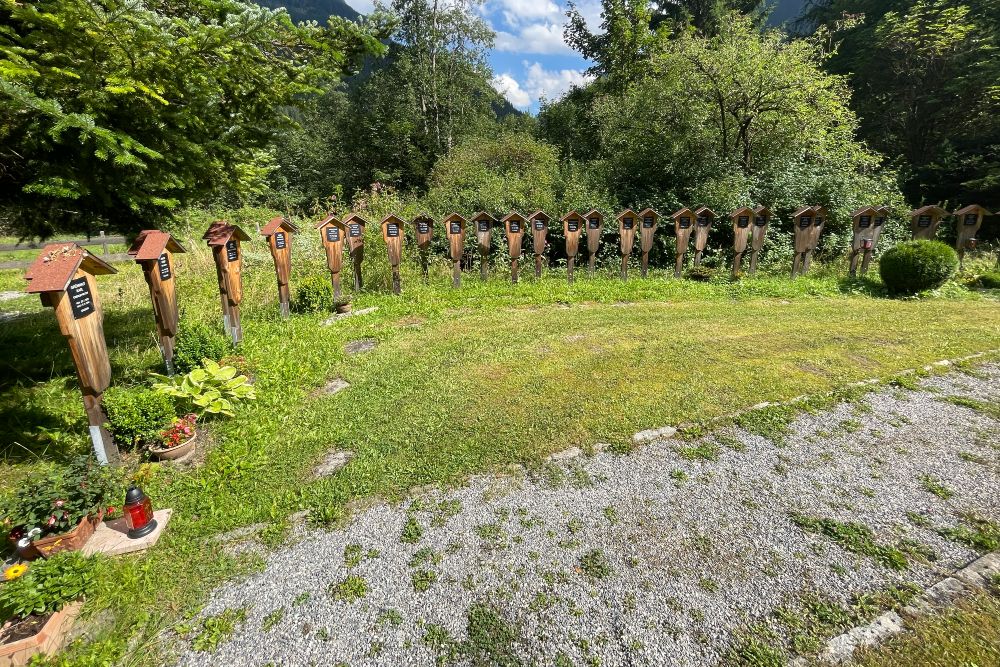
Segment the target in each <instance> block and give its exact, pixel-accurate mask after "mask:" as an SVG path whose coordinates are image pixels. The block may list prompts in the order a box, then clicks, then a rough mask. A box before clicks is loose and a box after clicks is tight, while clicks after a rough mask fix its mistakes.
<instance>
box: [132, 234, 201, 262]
mask: <svg viewBox="0 0 1000 667" xmlns="http://www.w3.org/2000/svg"><path fill="white" fill-rule="evenodd" d="M164 249H166V250H169V251H170V252H187V251H186V250H184V247H183V246H181V244H180V243H178V242H177V241H176V240H175V239H174V237H173V236H171V235H170V234H168V233H167V232H161V231H160V230H158V229H144V230H142V231H141V232H139V235H138V236H136V237H135V241H134V242H133V243H132V247H131V248H129V249H128V254H129V255H130V256H131V257H132V259H134V260H135V261H137V262H139V261H142V260H147V259H159V257H160V255H162V254H163V251H164Z"/></svg>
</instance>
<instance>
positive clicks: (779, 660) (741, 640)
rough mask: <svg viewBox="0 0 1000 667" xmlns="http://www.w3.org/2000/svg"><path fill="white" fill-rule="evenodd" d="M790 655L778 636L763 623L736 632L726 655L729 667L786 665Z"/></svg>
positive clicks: (776, 666) (773, 666)
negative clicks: (780, 643)
mask: <svg viewBox="0 0 1000 667" xmlns="http://www.w3.org/2000/svg"><path fill="white" fill-rule="evenodd" d="M787 660H788V656H787V654H786V653H785V650H784V649H783V648H781V646H779V645H778V637H777V635H775V634H774V632H773V631H772V630H770V629H768V628H767V627H765V626H763V625H756V626H754V627H752V628H749V629H748V630H746V631H744V632H740V633H736V636H735V641H734V642H733V646H732V648H731V649H730V650H729V653H728V654H727V655H726V658H725V664H726V665H727V666H729V667H785V663H786V662H787Z"/></svg>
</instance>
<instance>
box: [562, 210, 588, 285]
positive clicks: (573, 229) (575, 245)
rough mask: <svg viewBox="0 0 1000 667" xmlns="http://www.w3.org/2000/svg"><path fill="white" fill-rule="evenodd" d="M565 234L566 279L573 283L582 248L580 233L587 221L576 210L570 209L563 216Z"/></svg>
mask: <svg viewBox="0 0 1000 667" xmlns="http://www.w3.org/2000/svg"><path fill="white" fill-rule="evenodd" d="M562 223H563V234H564V235H565V236H566V280H568V281H569V282H570V284H572V283H573V264H574V263H575V262H576V255H577V252H578V251H579V249H580V234H581V233H582V232H583V228H584V226H586V224H587V221H586V220H584V219H583V216H582V215H580V214H579V213H577V212H576V211H570V212H569V213H567V214H566V215H564V216H563V217H562Z"/></svg>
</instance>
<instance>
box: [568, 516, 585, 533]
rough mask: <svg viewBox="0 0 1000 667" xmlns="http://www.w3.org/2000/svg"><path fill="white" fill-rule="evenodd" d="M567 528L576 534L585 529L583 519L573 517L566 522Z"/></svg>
mask: <svg viewBox="0 0 1000 667" xmlns="http://www.w3.org/2000/svg"><path fill="white" fill-rule="evenodd" d="M566 530H567V531H569V534H570V535H576V534H578V533H580V532H582V531H583V521H581V520H580V519H578V518H576V517H573V518H572V519H570V520H569V521H567V522H566Z"/></svg>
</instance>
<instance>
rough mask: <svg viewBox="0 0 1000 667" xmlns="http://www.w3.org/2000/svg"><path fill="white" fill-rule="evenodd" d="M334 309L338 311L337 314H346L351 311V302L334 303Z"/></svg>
mask: <svg viewBox="0 0 1000 667" xmlns="http://www.w3.org/2000/svg"><path fill="white" fill-rule="evenodd" d="M333 309H334V310H335V311H337V314H339V315H344V314H345V313H349V312H351V302H350V301H347V302H346V303H335V304H333Z"/></svg>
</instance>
